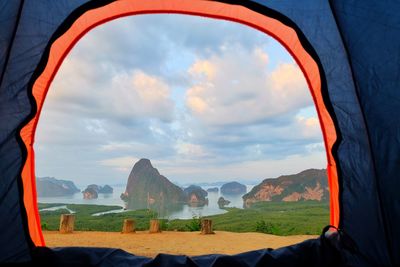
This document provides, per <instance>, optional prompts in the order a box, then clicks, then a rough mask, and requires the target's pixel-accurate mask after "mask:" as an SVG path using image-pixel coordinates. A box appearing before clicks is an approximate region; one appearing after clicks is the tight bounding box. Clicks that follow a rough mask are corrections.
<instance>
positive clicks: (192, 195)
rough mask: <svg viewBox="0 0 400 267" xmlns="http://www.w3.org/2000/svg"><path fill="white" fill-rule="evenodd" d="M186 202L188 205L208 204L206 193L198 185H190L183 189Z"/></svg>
mask: <svg viewBox="0 0 400 267" xmlns="http://www.w3.org/2000/svg"><path fill="white" fill-rule="evenodd" d="M183 192H184V193H185V198H186V203H187V204H188V205H190V206H196V207H201V206H204V205H206V204H208V199H207V198H206V197H207V195H208V193H207V191H205V190H204V189H203V188H201V187H200V186H198V185H191V186H189V187H187V188H185V189H184V190H183Z"/></svg>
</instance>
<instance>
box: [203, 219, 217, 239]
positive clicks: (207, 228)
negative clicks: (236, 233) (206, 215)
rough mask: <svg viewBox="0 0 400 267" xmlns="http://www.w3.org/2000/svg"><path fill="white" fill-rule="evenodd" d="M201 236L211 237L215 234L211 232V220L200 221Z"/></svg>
mask: <svg viewBox="0 0 400 267" xmlns="http://www.w3.org/2000/svg"><path fill="white" fill-rule="evenodd" d="M201 234H202V235H211V234H215V233H214V232H213V230H212V220H207V219H204V220H201Z"/></svg>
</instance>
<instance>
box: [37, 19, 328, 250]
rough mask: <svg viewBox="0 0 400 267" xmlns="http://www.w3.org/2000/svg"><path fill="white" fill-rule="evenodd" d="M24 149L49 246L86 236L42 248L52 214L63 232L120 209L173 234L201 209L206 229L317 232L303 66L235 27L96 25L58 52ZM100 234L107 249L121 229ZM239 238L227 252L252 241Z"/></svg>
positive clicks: (320, 174)
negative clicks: (29, 145)
mask: <svg viewBox="0 0 400 267" xmlns="http://www.w3.org/2000/svg"><path fill="white" fill-rule="evenodd" d="M221 33H223V34H221ZM35 150H36V162H37V165H36V170H37V176H38V177H40V178H38V179H37V191H38V197H39V209H40V214H41V225H42V228H43V230H45V231H46V232H45V238H48V244H47V245H49V246H52V245H53V246H66V245H71V246H72V245H73V246H78V245H79V246H87V245H88V244H90V242H93V238H96V237H95V233H91V234H90V233H89V236H84V235H83V234H82V233H80V235H79V236H74V237H72V236H70V237H68V236H65V240H64V241H63V242H65V243H64V244H63V243H57V244H53V243H52V242H54V241H53V239H55V237H54V235H57V233H52V232H47V231H48V230H49V231H54V230H58V227H59V220H60V215H61V214H64V213H74V214H75V215H76V226H75V230H76V231H108V232H109V231H112V232H119V231H121V228H122V222H123V220H124V219H127V218H133V219H135V221H136V228H137V230H139V231H144V230H148V227H149V220H150V219H155V218H157V219H160V221H161V228H162V229H163V230H164V231H165V230H166V231H186V232H190V231H198V230H199V227H200V225H199V221H200V220H201V219H202V218H212V220H213V222H214V229H215V230H220V231H221V230H222V231H229V232H261V233H268V234H274V235H305V234H314V235H317V234H319V232H320V230H321V229H322V227H323V226H325V225H326V224H328V217H329V204H328V201H329V192H328V183H327V177H326V170H325V169H323V168H324V167H325V165H326V156H325V150H324V145H323V140H322V136H321V130H320V126H319V122H318V118H317V114H316V112H315V107H314V103H313V101H312V98H311V95H310V93H309V89H308V88H307V83H306V81H305V79H304V76H303V74H302V73H301V70H300V68H299V67H298V66H297V64H296V63H295V62H294V60H293V59H292V58H291V56H290V55H289V54H288V53H287V52H286V51H285V49H284V48H283V47H282V46H281V45H280V44H279V43H278V42H276V41H275V40H273V39H272V38H270V37H268V36H267V35H265V34H264V33H261V32H258V31H254V30H253V29H251V28H249V27H246V26H243V25H240V24H235V23H231V22H226V21H217V20H210V19H204V18H199V17H192V16H182V15H151V16H139V17H129V18H124V19H119V20H115V21H113V22H110V23H107V24H105V25H102V26H100V27H97V28H96V29H95V30H93V31H92V32H90V33H89V34H87V36H85V38H83V39H82V40H81V41H80V42H79V43H78V44H77V45H76V47H75V48H74V49H73V51H72V52H71V53H70V55H69V56H68V57H67V58H66V59H65V60H64V63H63V65H62V67H61V68H60V70H59V72H58V74H57V76H56V79H55V80H54V82H53V85H52V89H51V90H50V91H49V93H48V96H47V101H46V105H45V107H44V109H43V115H42V117H41V120H40V123H39V127H38V133H37V140H36V147H35ZM141 158H146V159H149V160H140V159H141ZM134 164H136V165H135V167H134ZM132 168H133V169H132ZM154 168H157V169H158V171H159V173H160V174H161V175H163V176H165V177H166V178H167V179H168V180H166V179H165V178H163V177H161V176H159V175H158V173H157V171H156V170H155V169H154ZM310 169H314V170H310ZM289 174H297V175H293V176H285V177H281V178H278V179H270V180H266V181H263V180H264V179H265V178H276V177H278V176H281V175H289ZM51 177H54V178H51ZM128 177H129V180H128ZM62 180H64V181H62ZM65 180H66V181H65ZM149 180H150V181H151V182H149ZM231 182H236V183H231ZM311 214H314V216H311ZM210 216H212V217H210ZM225 234H226V233H224V235H225ZM165 235H167V234H165ZM103 236H104V234H99V237H98V238H101V239H103ZM139 238H140V239H143V240H145V239H146V237H143V236H140V237H139ZM171 238H176V237H171ZM182 238H185V239H192V240H193V239H196V237H195V236H193V235H189V236H187V237H186V236H184V235H182ZM215 238H216V239H221V240H223V238H224V237H220V238H219V237H218V235H217V236H216V237H215ZM226 238H231V237H230V236H229V237H226ZM236 238H240V239H243V238H241V237H236ZM257 238H260V240H262V241H261V242H264V244H265V242H267V241H265V240H263V239H262V238H263V237H262V235H260V236H257ZM265 238H266V240H268V238H270V237H268V238H267V237H265ZM302 238H304V237H292V238H287V240H278V241H274V242H277V245H273V244H272V245H271V244H268V245H269V246H276V247H277V246H282V245H284V244H287V245H288V244H291V243H296V242H299V241H301V240H302ZM105 240H106V241H105V242H109V244H103V245H104V246H108V247H117V246H120V245H118V242H121V236H118V237H117V238H116V239H115V240H114V241H112V240H109V239H107V238H106V239H105ZM88 242H89V243H88ZM98 242H100V241H96V242H95V244H96V245H98V244H99V243H98ZM113 242H115V243H113ZM146 242H147V243H149V242H150V241H146ZM146 242H145V243H146ZM187 242H190V241H189V240H188V241H187ZM250 242H251V243H252V246H250V247H249V246H248V244H247V246H246V244H244V245H243V246H242V247H243V250H241V251H245V250H250V249H255V248H257V247H254V240H251V241H250ZM256 243H257V242H256ZM238 245H239V247H241V245H240V244H238ZM122 246H123V245H122ZM125 246H126V244H125ZM128 247H129V245H128ZM122 248H124V249H127V248H126V247H122ZM260 248H261V247H260ZM135 249H136V250H135ZM160 249H163V248H160ZM169 249H170V250H166V251H165V252H166V253H179V252H181V253H189V254H190V253H192V254H193V253H195V254H196V253H197V254H205V253H215V252H217V253H235V252H240V251H236V250H233V251H224V250H222V251H211V250H209V251H207V250H205V251H204V250H202V251H198V252H190V251H189V252H186V251H185V250H184V248H180V249H183V251H176V250H175V251H174V250H173V249H172V248H169ZM209 249H211V247H210V248H209ZM178 250H179V249H178ZM131 252H133V253H135V254H138V251H137V248H133V249H132V251H131ZM161 252H162V251H161ZM139 253H144V255H148V254H146V252H139ZM149 253H150V252H149Z"/></svg>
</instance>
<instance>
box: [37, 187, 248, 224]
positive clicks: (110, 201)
mask: <svg viewBox="0 0 400 267" xmlns="http://www.w3.org/2000/svg"><path fill="white" fill-rule="evenodd" d="M253 186H254V185H246V187H247V192H249V191H250V190H251V189H252V188H253ZM112 187H113V189H114V192H113V193H112V194H98V198H97V199H83V195H82V193H75V194H73V195H70V196H62V197H39V198H38V202H39V203H63V204H91V205H109V206H120V207H121V208H120V209H113V210H110V211H108V212H103V213H99V214H94V215H95V216H98V215H102V214H106V213H110V212H122V211H123V208H124V206H125V204H124V201H122V200H121V198H120V196H121V194H122V193H123V192H125V186H120V185H119V186H112ZM211 187H218V186H204V187H202V188H203V189H204V190H207V189H208V188H211ZM218 189H219V191H218V192H208V196H207V198H208V205H205V206H203V207H191V206H189V205H182V207H181V209H179V210H178V211H177V210H174V211H168V210H167V211H165V212H163V214H161V217H163V218H166V219H191V218H193V217H203V216H209V215H216V214H222V213H225V212H227V211H226V210H225V209H220V208H219V206H218V199H219V198H220V197H221V196H222V197H223V198H225V199H226V200H229V201H230V202H231V203H230V204H229V205H227V206H225V207H228V208H233V207H235V208H240V209H241V208H243V199H242V196H243V194H236V195H224V194H222V193H221V192H220V189H221V187H218Z"/></svg>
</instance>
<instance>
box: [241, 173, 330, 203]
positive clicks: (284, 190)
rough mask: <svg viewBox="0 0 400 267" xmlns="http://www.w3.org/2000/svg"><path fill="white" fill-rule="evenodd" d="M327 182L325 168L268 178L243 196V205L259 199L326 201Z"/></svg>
mask: <svg viewBox="0 0 400 267" xmlns="http://www.w3.org/2000/svg"><path fill="white" fill-rule="evenodd" d="M327 183H328V177H327V174H326V170H325V169H322V170H317V169H308V170H305V171H302V172H300V173H297V174H293V175H283V176H280V177H278V178H268V179H265V180H264V181H262V182H261V183H260V184H259V185H257V186H255V187H254V188H253V189H252V190H251V191H250V192H249V193H247V194H246V195H244V196H243V203H244V207H250V206H251V204H253V203H256V202H260V201H302V200H317V201H327V200H328V199H329V191H328V184H327Z"/></svg>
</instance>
